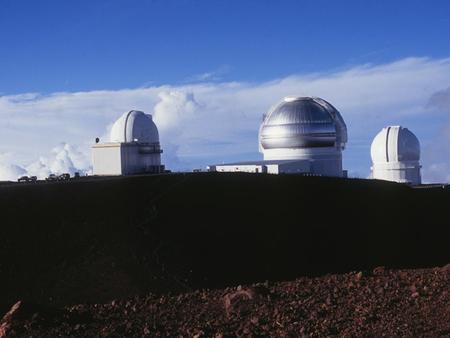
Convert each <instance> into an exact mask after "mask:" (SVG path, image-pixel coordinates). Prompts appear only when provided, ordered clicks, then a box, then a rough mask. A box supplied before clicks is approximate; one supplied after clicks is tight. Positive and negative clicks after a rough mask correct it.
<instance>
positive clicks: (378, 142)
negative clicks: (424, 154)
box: [370, 126, 420, 163]
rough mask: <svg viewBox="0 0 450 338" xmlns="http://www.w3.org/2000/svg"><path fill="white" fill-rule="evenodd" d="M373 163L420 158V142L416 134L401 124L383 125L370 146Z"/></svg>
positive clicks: (417, 159)
mask: <svg viewBox="0 0 450 338" xmlns="http://www.w3.org/2000/svg"><path fill="white" fill-rule="evenodd" d="M370 155H371V157H372V162H373V163H385V162H404V161H419V160H420V143H419V140H418V139H417V137H416V135H414V134H413V133H412V132H411V131H410V130H409V129H408V128H403V127H401V126H388V127H384V128H383V129H382V130H381V131H380V132H379V133H378V134H377V136H375V138H374V139H373V142H372V146H371V148H370Z"/></svg>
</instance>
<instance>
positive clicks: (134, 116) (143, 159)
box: [92, 110, 164, 175]
mask: <svg viewBox="0 0 450 338" xmlns="http://www.w3.org/2000/svg"><path fill="white" fill-rule="evenodd" d="M161 153H162V149H161V146H160V144H159V133H158V128H157V127H156V125H155V123H154V122H153V120H152V116H151V115H150V114H145V113H143V112H141V111H137V110H131V111H129V112H127V113H125V114H123V115H122V116H121V117H120V118H119V119H118V120H117V121H116V122H115V123H114V125H113V126H112V129H111V133H110V140H109V142H105V143H97V144H95V145H94V146H93V147H92V164H93V174H94V175H133V174H141V173H160V172H163V171H164V166H163V165H161Z"/></svg>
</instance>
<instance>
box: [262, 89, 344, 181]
mask: <svg viewBox="0 0 450 338" xmlns="http://www.w3.org/2000/svg"><path fill="white" fill-rule="evenodd" d="M346 143H347V127H346V125H345V122H344V119H343V118H342V116H341V114H340V113H339V111H338V110H337V109H336V108H334V107H333V106H332V105H331V104H330V103H328V102H327V101H325V100H323V99H320V98H318V97H285V98H284V99H283V100H282V101H281V102H280V103H278V104H277V105H276V106H274V108H272V109H271V110H269V112H268V113H267V114H265V115H264V119H263V122H262V124H261V127H260V129H259V150H260V151H261V152H262V153H263V154H264V160H268V161H272V160H275V161H278V160H296V161H297V160H298V161H304V163H309V164H308V165H310V168H311V170H310V172H311V173H313V174H317V175H324V176H337V177H342V176H344V175H345V173H344V172H343V170H342V150H343V149H344V148H345V144H346Z"/></svg>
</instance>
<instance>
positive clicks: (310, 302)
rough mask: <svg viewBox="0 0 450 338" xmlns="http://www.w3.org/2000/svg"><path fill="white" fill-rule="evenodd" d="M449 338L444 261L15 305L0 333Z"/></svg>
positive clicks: (449, 292)
mask: <svg viewBox="0 0 450 338" xmlns="http://www.w3.org/2000/svg"><path fill="white" fill-rule="evenodd" d="M261 335H262V336H276V337H283V336H305V337H309V336H314V337H325V336H347V337H348V336H373V337H382V336H388V337H392V336H401V337H450V264H449V265H446V266H444V267H440V268H432V269H415V270H388V269H384V268H383V267H378V268H375V269H374V270H373V271H360V272H352V273H347V274H341V275H325V276H322V277H315V278H307V277H304V278H300V279H297V280H295V281H288V282H277V283H269V282H266V283H258V284H253V285H248V286H237V287H232V288H231V287H230V288H225V289H217V290H197V291H193V292H190V293H184V294H172V295H170V294H166V295H152V294H149V295H147V296H144V297H142V296H141V297H135V298H129V299H125V300H114V301H112V302H109V303H107V304H80V305H75V306H69V307H63V308H59V309H54V308H48V307H43V306H39V305H33V304H29V303H26V302H18V303H16V304H15V305H14V306H13V307H12V308H11V310H10V311H9V312H8V313H7V314H6V315H5V316H4V317H3V319H2V321H1V322H0V337H97V336H100V337H107V336H108V337H115V336H117V337H122V336H128V337H141V336H142V337H144V336H161V337H168V336H170V337H174V336H183V337H225V336H241V337H242V336H245V337H247V336H261Z"/></svg>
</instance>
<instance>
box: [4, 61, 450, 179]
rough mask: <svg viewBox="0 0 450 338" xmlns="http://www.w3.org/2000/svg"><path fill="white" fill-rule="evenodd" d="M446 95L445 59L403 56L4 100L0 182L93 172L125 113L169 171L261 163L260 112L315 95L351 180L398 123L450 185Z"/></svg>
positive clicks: (434, 175)
mask: <svg viewBox="0 0 450 338" xmlns="http://www.w3.org/2000/svg"><path fill="white" fill-rule="evenodd" d="M449 88H450V59H430V58H406V59H403V60H399V61H396V62H392V63H388V64H382V65H370V64H366V65H358V66H355V67H352V68H348V69H344V70H338V71H331V72H324V73H314V74H302V75H292V76H287V77H285V78H280V79H274V80H272V81H267V82H263V83H244V82H223V83H221V82H214V83H213V82H200V83H199V82H195V83H192V84H189V83H188V84H182V85H164V86H153V87H146V88H136V89H123V90H99V91H90V92H76V93H66V92H61V93H53V94H50V95H40V94H38V93H26V94H20V95H8V96H1V97H0V154H5V153H6V154H9V155H8V156H9V158H10V159H9V161H6V160H4V158H5V157H4V156H3V160H2V157H0V164H1V165H2V166H1V167H0V168H3V169H0V180H1V179H10V178H11V177H12V176H14V175H12V174H11V173H14V174H15V173H19V174H20V173H22V171H21V170H20V169H23V170H25V171H26V172H30V173H31V172H33V173H38V174H39V175H47V173H50V172H59V171H61V170H63V171H74V170H77V171H82V172H86V171H89V165H90V149H89V147H90V145H91V144H92V143H93V140H94V139H95V137H97V136H101V138H102V139H103V140H105V138H106V137H107V136H106V135H107V133H108V126H111V124H112V123H113V122H114V120H115V119H116V118H118V117H119V116H120V115H121V114H122V113H123V112H125V111H128V110H131V109H138V110H143V111H145V112H147V113H152V114H153V115H154V119H155V121H156V123H157V125H158V128H159V131H160V137H161V143H162V147H163V149H164V154H163V159H164V161H165V164H166V166H167V167H168V168H170V169H175V170H183V169H189V168H194V167H204V166H206V165H207V164H210V163H214V162H223V161H235V160H243V159H258V158H260V154H258V152H257V149H258V147H257V134H258V127H259V124H260V122H261V117H262V114H263V113H264V112H266V111H267V110H268V109H269V107H270V106H272V105H273V104H274V103H276V102H278V101H279V100H280V99H281V98H282V97H284V96H287V95H312V96H319V97H322V98H324V99H326V100H327V101H329V102H331V103H332V104H333V105H334V106H336V108H338V109H339V110H340V111H341V113H342V115H343V117H344V119H345V121H346V123H347V127H348V133H349V143H348V146H347V149H346V150H345V152H344V166H345V167H346V168H347V169H349V172H350V174H351V175H354V176H360V177H366V176H368V174H369V170H370V151H369V150H370V143H371V140H372V138H373V137H374V136H375V135H376V133H377V132H378V131H379V130H380V129H381V128H382V127H383V126H385V125H388V124H401V125H404V126H406V127H408V128H409V129H410V130H412V131H413V132H414V133H415V134H416V135H417V136H418V137H419V139H420V140H421V144H422V154H423V161H422V164H423V168H424V170H423V176H424V179H425V180H426V181H450V175H448V174H447V173H448V172H449V170H448V169H450V157H449V156H448V155H447V154H449V152H448V150H450V149H447V147H446V146H443V144H450V142H449V141H450V119H449V114H450V89H449ZM61 142H62V143H63V144H64V145H63V146H59V148H58V147H57V149H59V150H55V151H53V150H52V149H53V148H54V145H55V144H60V143H61ZM69 144H71V145H74V146H70V145H69ZM436 144H440V145H441V146H440V149H439V150H437V149H436ZM49 153H50V155H47V156H45V155H44V156H42V154H49ZM40 157H42V158H40ZM8 168H9V169H8ZM14 168H15V169H18V168H19V169H18V170H17V171H15V169H14Z"/></svg>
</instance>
